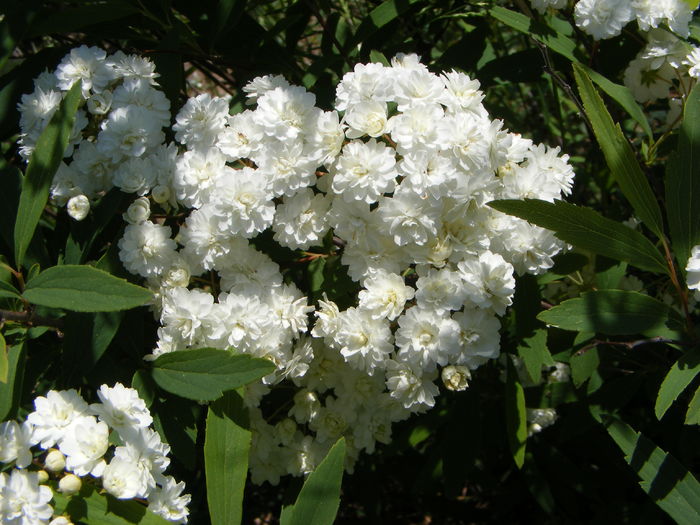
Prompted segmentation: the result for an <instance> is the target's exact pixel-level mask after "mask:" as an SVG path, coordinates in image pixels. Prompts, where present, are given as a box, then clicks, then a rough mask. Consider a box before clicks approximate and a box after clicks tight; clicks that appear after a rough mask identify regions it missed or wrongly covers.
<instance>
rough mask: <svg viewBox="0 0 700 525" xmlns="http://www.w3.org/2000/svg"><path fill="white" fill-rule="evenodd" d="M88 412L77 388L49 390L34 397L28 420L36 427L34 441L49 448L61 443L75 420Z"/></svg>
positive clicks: (42, 446)
mask: <svg viewBox="0 0 700 525" xmlns="http://www.w3.org/2000/svg"><path fill="white" fill-rule="evenodd" d="M87 413H88V405H87V403H86V402H85V401H84V400H83V398H82V397H80V395H79V394H78V392H76V391H75V390H73V389H71V390H65V391H56V390H49V392H48V393H47V394H46V397H43V396H39V397H37V398H36V399H34V412H32V413H30V414H29V415H28V416H27V421H28V422H29V423H30V424H31V425H32V426H33V427H34V441H35V442H37V443H39V444H40V446H41V448H44V449H47V448H49V447H51V446H53V445H55V444H56V443H60V442H61V440H62V439H63V437H64V436H65V434H66V433H67V432H68V430H69V429H70V427H71V425H72V424H73V422H74V421H75V420H77V419H79V418H81V417H83V416H85V415H87Z"/></svg>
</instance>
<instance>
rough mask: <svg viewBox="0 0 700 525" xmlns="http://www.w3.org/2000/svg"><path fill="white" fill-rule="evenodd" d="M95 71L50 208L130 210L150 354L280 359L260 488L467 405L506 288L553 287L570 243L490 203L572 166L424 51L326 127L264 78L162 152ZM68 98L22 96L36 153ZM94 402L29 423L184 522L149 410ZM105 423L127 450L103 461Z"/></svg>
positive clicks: (68, 398)
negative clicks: (154, 332)
mask: <svg viewBox="0 0 700 525" xmlns="http://www.w3.org/2000/svg"><path fill="white" fill-rule="evenodd" d="M549 4H550V5H551V6H552V7H556V5H555V3H553V2H550V3H549ZM623 18H624V17H623ZM91 56H92V55H91ZM95 56H96V58H95V59H94V60H96V61H99V60H103V61H104V67H105V68H107V69H106V70H107V71H108V72H110V74H109V75H107V76H104V77H103V76H101V75H102V73H100V72H101V71H102V69H100V68H99V67H97V66H95V67H94V68H93V69H94V71H95V72H94V73H91V71H93V69H89V68H88V69H86V70H85V72H84V75H83V77H84V78H87V79H88V80H92V82H91V83H90V82H88V83H84V84H83V86H85V85H88V86H90V87H89V88H88V90H87V92H86V93H85V98H86V102H85V104H86V107H88V109H89V111H90V112H89V114H88V117H86V118H89V119H93V121H94V123H95V125H94V126H88V127H86V128H85V129H86V131H84V132H83V131H82V129H83V128H80V130H79V132H78V133H77V135H76V141H75V144H77V148H76V149H75V153H73V152H72V150H71V151H67V152H66V157H65V159H64V160H65V162H64V164H63V165H62V167H61V169H60V170H59V172H58V174H57V175H56V178H55V180H54V183H53V187H52V196H53V199H54V200H55V202H56V203H57V204H61V205H63V204H65V203H67V202H69V201H70V199H72V198H75V197H76V196H80V195H83V196H85V198H86V199H88V200H89V201H94V200H95V199H97V198H99V197H100V196H101V195H104V193H105V192H107V191H109V190H110V189H112V188H113V187H116V188H118V189H119V191H121V192H123V193H128V194H130V195H132V196H133V198H132V204H130V205H126V206H125V207H124V210H122V211H123V212H124V215H123V217H124V219H125V222H126V223H127V224H126V226H125V228H124V231H123V234H122V238H121V239H120V240H119V242H118V247H119V257H120V260H121V261H122V263H123V264H124V267H125V268H126V269H127V270H128V271H129V272H131V273H133V274H135V275H138V276H141V277H142V278H143V279H144V280H145V283H146V285H147V286H148V287H150V288H151V289H152V291H153V292H154V298H155V299H154V301H153V304H152V305H151V308H152V311H153V313H154V315H155V317H156V319H157V321H158V322H159V324H160V326H159V329H158V341H157V343H156V345H155V347H154V348H153V350H152V351H151V353H150V354H149V355H148V356H147V358H148V359H154V358H156V357H158V356H159V355H162V354H164V353H167V352H187V351H188V350H190V349H194V348H202V347H211V348H216V349H222V350H228V351H232V352H238V353H243V354H248V355H251V356H254V357H258V358H264V359H267V360H269V361H270V362H272V363H274V365H275V370H274V371H273V372H272V373H270V374H269V375H267V376H265V377H264V378H263V379H262V380H260V381H259V382H256V383H253V384H250V385H248V386H247V387H246V392H247V394H246V397H245V403H246V406H247V407H248V409H249V412H250V420H251V432H252V448H251V454H250V463H249V464H250V470H251V478H252V480H253V481H254V482H256V483H262V482H264V481H269V482H272V483H276V482H278V481H279V479H280V477H281V476H284V475H287V474H292V475H296V476H299V475H304V474H307V473H308V472H310V471H311V470H313V469H314V468H315V466H316V465H317V464H318V462H319V461H320V460H321V459H322V458H323V457H324V455H325V453H326V452H327V451H328V449H329V448H330V446H331V445H332V444H333V442H334V441H335V440H336V439H337V438H338V437H340V436H345V437H347V438H348V439H347V443H348V451H349V454H348V458H349V459H348V461H347V467H348V468H349V469H352V466H353V463H354V461H355V460H356V459H357V458H358V457H359V454H360V453H361V452H362V451H365V452H367V453H371V452H373V451H374V450H375V448H376V445H377V443H387V442H388V441H389V440H390V439H391V427H392V425H393V424H394V423H395V422H398V421H401V420H403V419H406V418H407V417H409V416H410V415H411V414H412V413H418V412H424V411H426V410H429V409H430V408H431V407H433V406H434V404H435V398H436V396H438V395H439V393H440V389H441V387H440V386H439V385H448V386H447V387H445V388H452V389H454V390H460V389H463V388H466V386H465V383H467V382H468V381H467V378H468V376H469V375H470V374H472V373H476V372H475V370H476V369H477V368H478V367H479V366H481V365H483V364H484V363H486V362H487V361H488V360H491V359H495V358H497V357H498V356H499V353H500V347H499V341H500V336H499V329H500V321H499V318H498V316H500V315H503V314H504V312H505V311H506V309H507V308H508V307H509V305H510V304H511V303H512V300H513V294H514V287H515V274H516V273H519V274H522V273H532V274H537V273H542V272H544V271H546V269H547V268H549V267H551V266H552V265H553V260H552V257H554V256H555V255H556V254H557V253H559V252H560V251H562V250H563V249H565V248H566V245H565V244H564V243H562V242H561V241H559V240H558V239H556V238H555V237H553V236H552V235H550V234H548V232H546V231H545V230H542V229H539V228H536V227H534V226H531V225H529V224H528V223H526V222H525V221H522V220H520V219H517V218H513V217H506V216H504V215H503V214H501V213H500V212H497V211H496V210H494V209H492V208H490V207H488V206H487V205H486V204H487V203H488V202H489V201H491V200H494V199H499V198H526V197H532V196H537V197H540V198H544V199H547V200H549V201H554V200H556V199H560V198H562V197H563V196H565V195H567V194H568V193H569V192H570V191H571V186H572V184H573V178H574V173H573V171H572V169H571V166H570V165H569V163H568V160H569V158H568V156H567V155H565V154H563V153H562V152H561V150H560V149H559V148H548V147H546V146H544V145H539V144H535V143H533V142H532V141H530V140H528V139H524V138H522V137H521V136H520V135H518V134H515V133H511V132H510V131H508V130H507V129H505V127H504V124H503V122H502V121H500V120H497V119H493V118H492V117H490V116H489V114H488V112H487V111H486V109H485V108H484V106H483V104H482V100H483V98H484V94H483V93H482V92H481V91H480V89H479V88H480V85H479V82H478V81H477V80H476V79H473V78H471V77H469V76H468V75H466V74H464V73H462V72H459V71H449V72H443V73H442V74H435V73H433V72H431V71H430V70H429V69H428V68H427V67H426V66H425V65H424V64H422V63H421V61H420V59H419V57H417V56H416V55H398V56H397V57H394V58H393V59H392V60H391V64H390V65H382V64H358V65H357V66H355V67H354V69H353V70H352V71H351V72H349V73H347V74H345V75H344V76H343V78H342V80H341V81H340V83H339V84H338V86H337V88H336V101H335V107H334V108H333V109H331V110H330V111H324V110H321V109H320V108H318V107H316V105H315V96H314V95H313V94H311V93H309V92H308V91H307V90H306V89H304V88H303V87H300V86H292V85H290V84H289V83H288V82H287V81H286V80H284V79H283V78H282V77H279V76H276V77H275V76H267V77H259V78H256V79H255V80H253V81H252V82H251V83H250V84H249V85H248V86H247V87H246V88H245V89H244V91H245V92H246V93H247V94H248V102H249V103H250V105H249V109H247V110H246V111H244V112H242V113H238V114H237V115H229V112H228V102H227V101H226V100H225V99H221V98H215V97H211V96H210V95H207V94H203V95H198V96H196V97H194V98H192V99H190V100H189V101H187V102H186V103H185V104H184V105H183V107H182V109H181V110H180V111H179V112H178V114H177V115H176V118H175V121H176V124H175V125H174V126H173V128H172V132H173V133H168V136H174V137H175V141H174V142H173V143H171V144H167V143H166V142H165V136H166V134H164V133H163V128H164V127H165V126H166V125H167V124H166V119H165V115H164V113H163V112H164V106H163V104H162V98H161V95H162V93H161V91H160V90H159V88H158V85H157V83H156V78H157V76H156V73H155V70H154V69H153V68H152V67H151V66H150V65H149V63H148V61H143V60H137V58H135V57H128V56H126V55H123V54H119V55H114V56H112V57H109V56H105V57H103V58H100V55H95ZM91 60H92V59H91ZM90 64H92V62H90ZM91 67H92V66H91ZM100 67H101V66H100ZM66 71H67V72H69V71H68V70H66ZM66 74H68V73H66ZM83 77H81V78H83ZM63 85H64V84H62V83H59V81H58V79H57V78H56V76H55V75H53V76H52V75H51V74H49V75H48V77H47V76H46V75H44V76H43V77H41V78H40V79H37V82H36V87H35V93H34V94H33V95H31V96H28V97H27V98H26V99H23V102H22V105H21V107H20V110H21V111H22V114H23V117H22V118H23V122H24V124H23V140H24V141H25V143H24V146H25V147H26V149H27V150H29V149H31V145H32V142H31V140H32V139H31V137H33V136H34V135H33V134H35V133H36V130H38V129H41V127H42V126H43V125H45V124H44V122H45V119H46V118H47V115H50V114H51V112H52V111H55V107H56V106H57V104H58V103H60V99H61V97H62V96H63V93H64V91H65V89H64V87H62V86H63ZM138 90H145V91H144V92H143V93H140V92H139V93H140V94H139V95H138V96H136V93H137V91H138ZM90 100H92V102H89V101H90ZM90 108H92V109H90ZM98 115H99V117H98ZM98 120H99V124H98ZM90 134H92V135H90ZM80 200H81V201H82V200H83V199H82V197H80ZM75 202H77V201H75ZM74 207H75V206H74ZM71 209H72V208H71ZM88 213H89V212H88ZM75 215H79V214H78V213H77V212H76V213H75ZM76 218H77V217H76ZM443 370H447V371H448V372H445V373H444V374H443ZM441 377H442V379H441ZM278 387H279V388H278ZM273 389H274V390H279V391H280V392H281V391H289V392H290V397H289V408H288V409H287V410H283V411H280V412H279V413H277V414H276V415H275V417H274V418H273V419H272V420H270V421H266V420H265V418H264V417H263V413H262V411H261V410H260V404H261V402H262V401H263V399H264V397H265V396H266V395H267V394H268V393H269V392H271V391H272V390H273ZM98 395H99V397H100V400H101V403H98V404H94V405H87V404H86V403H84V402H82V403H81V402H80V401H79V396H78V395H77V393H75V392H73V393H69V394H66V393H63V394H60V395H59V394H51V396H50V397H51V399H49V397H48V396H47V398H46V400H45V401H42V402H40V403H38V405H37V410H36V411H35V413H33V414H30V416H29V421H30V423H32V425H34V428H35V430H34V432H35V434H34V435H35V436H36V440H37V441H36V442H38V443H41V446H42V447H44V448H48V447H55V448H56V449H57V451H58V452H57V453H60V454H62V458H63V459H64V460H65V468H67V469H70V470H71V471H72V472H73V473H74V474H77V475H79V476H85V475H92V476H100V477H101V479H102V484H103V487H104V488H105V489H106V490H107V491H108V492H110V493H111V494H113V495H114V496H115V497H121V498H133V497H136V498H147V499H148V502H149V508H150V509H151V510H153V511H154V512H157V513H159V514H160V515H162V516H164V517H166V518H168V519H171V520H175V521H181V520H184V519H185V517H186V504H187V502H188V501H189V500H188V497H187V496H183V495H181V492H182V485H181V484H178V483H177V482H175V481H174V480H172V479H171V478H169V477H168V476H167V475H166V474H164V470H165V467H166V466H167V461H166V460H165V459H164V458H166V456H167V450H166V449H167V447H166V446H165V445H164V444H162V442H160V441H159V439H157V434H154V433H153V432H152V431H151V430H149V425H150V423H151V419H150V415H149V414H148V411H147V410H146V409H145V406H144V405H143V404H142V402H140V400H138V399H137V397H135V394H134V393H133V391H131V390H130V389H128V388H126V387H121V386H114V387H103V388H101V389H100V391H99V393H98ZM56 396H58V397H56ZM13 428H14V427H13ZM107 428H109V429H112V430H113V431H115V432H117V433H118V434H119V436H120V437H121V439H122V441H123V442H124V443H123V444H120V445H119V446H117V447H116V448H115V449H114V451H113V452H112V453H110V454H107V455H105V450H107V449H109V448H110V447H111V446H112V445H109V442H108V441H106V440H105V439H106V438H105V429H107ZM76 429H82V432H85V433H87V432H90V433H91V434H93V437H92V438H89V439H88V438H86V437H84V436H83V435H82V433H81V431H76ZM12 447H14V448H13V449H12V450H13V452H11V453H10V452H8V453H7V454H6V455H7V457H10V456H13V455H15V454H16V455H17V457H18V458H19V457H20V452H19V451H20V449H22V447H21V446H20V445H12ZM10 448H11V447H9V446H8V447H6V450H8V451H9V450H10ZM15 449H16V450H17V453H15V452H14V450H15ZM62 458H54V457H53V456H52V460H55V459H62ZM14 461H16V460H14ZM60 463H61V462H60V461H57V462H56V465H57V466H60Z"/></svg>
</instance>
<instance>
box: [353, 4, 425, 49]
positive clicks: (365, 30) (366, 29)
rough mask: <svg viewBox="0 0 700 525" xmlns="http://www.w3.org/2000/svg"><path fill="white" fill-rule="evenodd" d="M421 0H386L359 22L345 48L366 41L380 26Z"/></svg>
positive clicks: (394, 18)
mask: <svg viewBox="0 0 700 525" xmlns="http://www.w3.org/2000/svg"><path fill="white" fill-rule="evenodd" d="M420 1H421V0H386V1H385V2H382V3H381V4H379V5H378V6H377V7H375V8H374V9H372V11H370V13H369V15H368V16H367V17H366V18H365V19H364V20H363V21H362V23H360V25H359V27H358V28H357V31H355V34H354V35H352V38H350V40H349V42H348V43H347V44H346V45H345V49H348V50H352V49H353V48H355V47H356V46H357V45H358V44H361V43H362V42H364V41H366V40H367V39H368V38H369V37H370V36H371V35H374V34H375V33H377V32H378V31H379V30H380V29H381V28H382V27H384V26H385V25H387V24H388V23H390V22H392V21H394V20H396V18H398V16H399V15H401V14H403V13H405V12H406V11H408V10H409V9H410V8H411V6H412V5H413V4H416V3H418V2H420Z"/></svg>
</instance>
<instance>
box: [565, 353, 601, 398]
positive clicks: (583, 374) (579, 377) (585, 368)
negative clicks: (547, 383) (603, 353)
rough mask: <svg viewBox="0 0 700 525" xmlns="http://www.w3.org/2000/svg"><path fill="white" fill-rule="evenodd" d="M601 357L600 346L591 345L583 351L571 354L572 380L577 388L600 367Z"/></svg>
mask: <svg viewBox="0 0 700 525" xmlns="http://www.w3.org/2000/svg"><path fill="white" fill-rule="evenodd" d="M599 364H600V358H599V357H598V348H596V347H591V348H588V349H586V350H584V351H583V352H580V353H579V352H576V353H575V354H574V355H572V356H571V360H570V361H569V365H570V366H571V380H572V381H573V383H574V386H575V387H576V388H578V387H580V386H581V385H582V384H583V383H585V382H586V381H587V380H588V379H590V377H591V376H592V375H593V373H594V372H595V371H596V370H597V369H598V365H599Z"/></svg>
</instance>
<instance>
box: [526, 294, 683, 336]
mask: <svg viewBox="0 0 700 525" xmlns="http://www.w3.org/2000/svg"><path fill="white" fill-rule="evenodd" d="M537 318H538V319H539V320H540V321H543V322H545V323H547V324H549V325H552V326H556V327H557V328H562V329H564V330H572V331H574V332H582V331H586V332H597V333H601V334H608V335H628V334H639V333H642V332H647V331H650V330H654V329H662V328H665V327H666V325H667V323H668V324H671V325H679V326H682V323H683V320H682V319H681V318H680V316H679V314H678V313H677V312H675V310H673V309H672V308H670V307H669V306H668V305H666V304H665V303H662V302H661V301H659V300H658V299H654V298H653V297H649V296H648V295H644V294H641V293H639V292H630V291H626V290H597V291H593V292H586V293H584V294H582V295H581V296H580V297H576V298H574V299H567V300H566V301H564V302H563V303H561V304H560V305H558V306H554V307H552V308H550V309H549V310H544V311H543V312H540V313H539V314H538V316H537Z"/></svg>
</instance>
